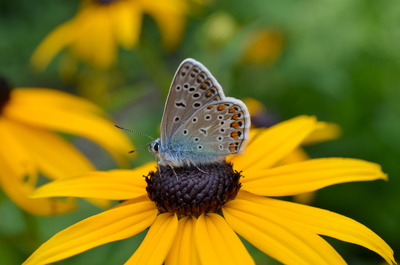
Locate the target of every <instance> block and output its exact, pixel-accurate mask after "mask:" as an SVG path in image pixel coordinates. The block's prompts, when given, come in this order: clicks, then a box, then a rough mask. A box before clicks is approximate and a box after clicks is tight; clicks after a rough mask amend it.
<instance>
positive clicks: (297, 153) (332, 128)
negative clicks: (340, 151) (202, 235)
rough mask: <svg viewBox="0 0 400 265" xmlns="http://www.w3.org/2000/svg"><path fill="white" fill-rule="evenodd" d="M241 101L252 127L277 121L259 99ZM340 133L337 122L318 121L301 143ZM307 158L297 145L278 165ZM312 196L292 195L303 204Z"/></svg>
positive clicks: (307, 194) (304, 194) (311, 199)
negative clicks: (244, 105)
mask: <svg viewBox="0 0 400 265" xmlns="http://www.w3.org/2000/svg"><path fill="white" fill-rule="evenodd" d="M243 101H244V102H245V104H246V106H247V107H248V110H249V114H250V116H251V126H252V127H254V128H268V127H271V126H273V125H275V124H277V123H278V122H279V118H278V116H277V115H276V114H274V113H273V112H271V111H269V110H268V109H267V107H266V106H265V105H264V104H262V103H261V102H260V101H258V100H256V99H254V98H245V99H244V100H243ZM340 133H341V130H340V127H339V126H338V125H337V124H334V123H329V122H318V126H317V127H316V128H315V130H314V131H313V132H312V133H311V134H310V135H308V137H307V138H306V139H304V141H303V142H302V145H310V144H316V143H320V142H324V141H329V140H334V139H337V138H338V137H339V136H340ZM307 159H310V157H309V156H308V154H307V153H306V152H305V151H304V149H303V148H302V147H300V146H299V147H298V148H295V149H294V150H293V151H292V152H290V153H289V154H287V155H286V156H285V157H284V158H282V159H281V161H280V162H279V165H285V164H291V163H297V162H301V161H304V160H307ZM314 198H315V192H307V193H302V194H297V195H296V196H294V201H296V202H301V203H304V204H310V203H311V201H313V199H314Z"/></svg>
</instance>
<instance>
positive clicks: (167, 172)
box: [146, 162, 242, 217]
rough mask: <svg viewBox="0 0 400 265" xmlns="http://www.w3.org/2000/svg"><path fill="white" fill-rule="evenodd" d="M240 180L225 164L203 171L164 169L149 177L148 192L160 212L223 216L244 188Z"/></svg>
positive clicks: (237, 174) (147, 179)
mask: <svg viewBox="0 0 400 265" xmlns="http://www.w3.org/2000/svg"><path fill="white" fill-rule="evenodd" d="M240 177H241V175H240V173H239V172H237V171H234V170H233V168H232V165H231V164H228V163H225V162H223V163H217V164H210V165H206V166H201V167H179V168H171V167H169V166H160V167H159V170H157V171H156V172H150V173H149V175H148V176H147V177H146V182H147V188H146V190H147V194H148V196H149V198H150V200H152V201H154V202H155V203H156V206H157V208H158V210H159V211H160V212H172V213H176V214H177V215H178V216H188V215H193V216H196V217H198V216H199V215H200V214H202V213H205V212H219V211H220V210H221V207H222V206H223V205H224V204H225V203H226V202H228V201H230V200H232V199H234V198H235V197H236V195H237V193H238V191H239V190H240V187H241V186H242V185H241V183H240V182H239V179H240Z"/></svg>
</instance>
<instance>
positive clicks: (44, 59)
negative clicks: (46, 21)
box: [30, 20, 76, 71]
mask: <svg viewBox="0 0 400 265" xmlns="http://www.w3.org/2000/svg"><path fill="white" fill-rule="evenodd" d="M75 28H76V22H75V21H74V20H70V21H68V22H66V23H64V24H62V25H60V26H58V27H57V28H56V29H54V30H53V31H52V32H51V33H50V34H49V35H48V36H47V37H46V38H45V39H44V40H43V41H42V42H41V43H40V44H39V46H38V47H37V48H36V50H35V52H34V53H33V55H32V58H31V61H30V63H31V65H32V66H33V67H34V68H35V69H37V70H39V71H42V70H44V69H45V68H46V67H47V66H48V64H49V63H50V61H51V60H52V59H53V58H54V56H55V55H56V54H57V53H59V52H60V51H61V50H62V49H64V48H65V47H66V46H68V45H69V44H70V43H71V42H72V41H73V40H74V39H75V38H76V31H75Z"/></svg>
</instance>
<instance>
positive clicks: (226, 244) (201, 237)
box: [195, 213, 254, 265]
mask: <svg viewBox="0 0 400 265" xmlns="http://www.w3.org/2000/svg"><path fill="white" fill-rule="evenodd" d="M195 240H196V246H197V249H198V253H199V257H200V260H201V264H208V265H213V264H215V265H220V264H227V265H228V264H229V265H231V264H240V265H247V264H254V261H253V259H252V257H251V256H250V254H249V253H248V252H247V250H246V248H245V247H244V245H243V243H242V242H241V241H240V239H239V237H238V236H237V235H236V234H235V232H234V231H233V230H232V228H230V227H229V225H228V224H227V223H226V221H225V220H224V218H222V217H221V216H220V215H218V214H213V213H208V214H202V215H201V216H200V217H199V218H198V220H197V222H196V228H195Z"/></svg>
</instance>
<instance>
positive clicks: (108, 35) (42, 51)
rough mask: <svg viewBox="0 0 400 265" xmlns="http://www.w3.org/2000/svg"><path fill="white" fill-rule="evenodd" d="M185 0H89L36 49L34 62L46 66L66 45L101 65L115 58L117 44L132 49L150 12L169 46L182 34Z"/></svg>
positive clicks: (96, 64)
mask: <svg viewBox="0 0 400 265" xmlns="http://www.w3.org/2000/svg"><path fill="white" fill-rule="evenodd" d="M187 9H188V7H187V3H186V0H154V1H148V0H86V1H83V4H82V8H81V9H80V10H79V12H78V13H77V14H76V16H75V17H74V18H72V19H71V20H69V21H67V22H65V23H64V24H62V25H60V26H59V27H57V28H56V29H54V30H53V31H52V32H51V33H50V34H49V35H48V36H47V37H46V38H45V39H44V40H43V41H42V42H41V44H40V45H39V47H38V48H37V49H36V51H35V52H34V54H33V56H32V59H31V63H32V65H33V66H34V67H35V68H37V69H39V70H43V69H44V68H46V67H47V65H48V64H49V63H50V61H51V60H52V59H53V58H54V56H55V55H56V54H57V53H59V52H60V51H61V50H63V49H64V48H68V51H69V52H70V53H71V54H72V55H73V56H74V57H75V58H77V59H80V60H82V61H83V62H85V63H87V64H89V65H92V66H94V67H96V68H99V69H107V68H109V67H110V66H111V65H112V64H113V63H114V62H115V58H116V54H117V48H118V45H120V46H122V47H124V48H126V49H131V48H133V47H134V46H135V45H136V44H137V42H138V39H139V36H140V29H141V24H142V17H143V15H144V14H148V15H150V16H151V17H152V18H153V19H154V20H155V21H156V23H157V25H158V27H159V28H160V30H161V34H162V40H163V42H164V44H165V45H166V46H167V47H168V48H172V47H174V46H175V45H176V44H177V43H178V42H179V41H180V38H181V36H182V32H183V29H184V25H185V14H186V13H187Z"/></svg>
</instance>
